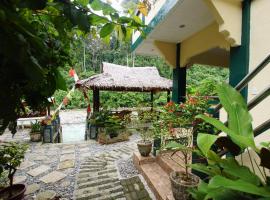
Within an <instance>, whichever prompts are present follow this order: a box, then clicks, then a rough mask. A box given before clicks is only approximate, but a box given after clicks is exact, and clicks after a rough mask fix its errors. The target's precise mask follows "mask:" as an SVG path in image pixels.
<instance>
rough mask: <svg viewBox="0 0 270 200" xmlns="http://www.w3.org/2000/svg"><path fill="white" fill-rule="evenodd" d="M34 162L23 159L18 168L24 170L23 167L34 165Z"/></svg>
mask: <svg viewBox="0 0 270 200" xmlns="http://www.w3.org/2000/svg"><path fill="white" fill-rule="evenodd" d="M35 164H36V163H34V162H31V161H28V160H25V161H23V162H22V164H21V165H20V167H19V169H21V170H24V169H26V168H28V167H31V166H33V165H35Z"/></svg>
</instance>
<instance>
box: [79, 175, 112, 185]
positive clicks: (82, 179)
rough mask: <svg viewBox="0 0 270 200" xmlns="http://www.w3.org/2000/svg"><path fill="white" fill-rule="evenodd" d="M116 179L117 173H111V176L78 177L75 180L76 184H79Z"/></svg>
mask: <svg viewBox="0 0 270 200" xmlns="http://www.w3.org/2000/svg"><path fill="white" fill-rule="evenodd" d="M110 177H113V178H116V177H117V173H111V174H103V175H97V176H87V177H86V176H80V177H79V176H78V180H77V184H81V183H87V182H90V181H94V180H98V179H105V178H110Z"/></svg>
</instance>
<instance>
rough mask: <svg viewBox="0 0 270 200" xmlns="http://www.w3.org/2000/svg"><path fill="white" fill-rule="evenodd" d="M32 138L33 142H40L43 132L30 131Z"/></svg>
mask: <svg viewBox="0 0 270 200" xmlns="http://www.w3.org/2000/svg"><path fill="white" fill-rule="evenodd" d="M30 140H31V142H40V141H41V133H40V132H36V133H30Z"/></svg>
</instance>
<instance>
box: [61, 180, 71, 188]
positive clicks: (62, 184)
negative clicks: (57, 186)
mask: <svg viewBox="0 0 270 200" xmlns="http://www.w3.org/2000/svg"><path fill="white" fill-rule="evenodd" d="M68 186H70V181H64V182H62V183H61V187H64V188H65V187H68Z"/></svg>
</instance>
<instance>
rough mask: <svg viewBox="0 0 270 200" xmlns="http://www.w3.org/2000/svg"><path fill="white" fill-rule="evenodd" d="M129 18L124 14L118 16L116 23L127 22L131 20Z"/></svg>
mask: <svg viewBox="0 0 270 200" xmlns="http://www.w3.org/2000/svg"><path fill="white" fill-rule="evenodd" d="M131 20H132V19H131V18H129V17H126V16H122V17H120V18H119V19H118V23H120V24H125V23H129V22H131Z"/></svg>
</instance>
